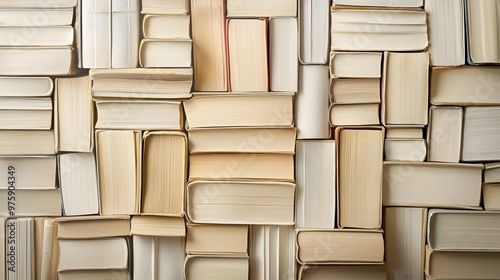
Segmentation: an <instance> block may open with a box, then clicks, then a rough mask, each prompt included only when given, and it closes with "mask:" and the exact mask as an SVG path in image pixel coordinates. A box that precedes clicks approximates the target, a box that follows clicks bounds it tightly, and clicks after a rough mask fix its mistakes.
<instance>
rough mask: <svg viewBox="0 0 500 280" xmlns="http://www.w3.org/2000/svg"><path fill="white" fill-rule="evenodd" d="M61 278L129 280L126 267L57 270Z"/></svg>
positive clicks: (64, 279)
mask: <svg viewBox="0 0 500 280" xmlns="http://www.w3.org/2000/svg"><path fill="white" fill-rule="evenodd" d="M57 277H58V278H57V279H59V280H87V279H113V280H128V279H129V271H128V270H126V269H99V270H66V271H59V272H57Z"/></svg>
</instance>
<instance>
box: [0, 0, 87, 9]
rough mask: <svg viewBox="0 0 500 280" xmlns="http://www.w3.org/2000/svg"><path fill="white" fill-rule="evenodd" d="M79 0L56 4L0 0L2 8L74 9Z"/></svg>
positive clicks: (36, 1)
mask: <svg viewBox="0 0 500 280" xmlns="http://www.w3.org/2000/svg"><path fill="white" fill-rule="evenodd" d="M76 3H77V0H64V1H57V2H54V3H50V2H49V3H48V2H45V0H25V1H18V2H17V1H16V2H12V1H10V0H0V8H73V7H75V6H76Z"/></svg>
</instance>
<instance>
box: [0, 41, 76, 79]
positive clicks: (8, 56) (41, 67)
mask: <svg viewBox="0 0 500 280" xmlns="http://www.w3.org/2000/svg"><path fill="white" fill-rule="evenodd" d="M74 53H75V49H74V48H73V47H71V46H65V47H59V46H57V47H22V48H15V47H0V60H1V61H2V64H1V65H0V75H7V76H12V75H14V76H16V75H17V76H18V75H22V76H65V75H71V74H74V73H75V71H76V60H75V55H74Z"/></svg>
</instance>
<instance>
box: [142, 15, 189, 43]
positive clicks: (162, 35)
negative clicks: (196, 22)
mask: <svg viewBox="0 0 500 280" xmlns="http://www.w3.org/2000/svg"><path fill="white" fill-rule="evenodd" d="M190 22H191V18H190V17H189V16H188V15H146V16H144V20H143V24H142V33H143V34H144V38H146V39H190V38H191V36H190V35H189V33H190V32H189V30H190V27H191V25H190Z"/></svg>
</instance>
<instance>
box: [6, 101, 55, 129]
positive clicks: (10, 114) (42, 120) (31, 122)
mask: <svg viewBox="0 0 500 280" xmlns="http://www.w3.org/2000/svg"><path fill="white" fill-rule="evenodd" d="M52 112H53V110H52V98H50V97H35V98H31V97H22V98H19V97H2V98H0V129H24V130H48V129H51V128H52Z"/></svg>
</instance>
